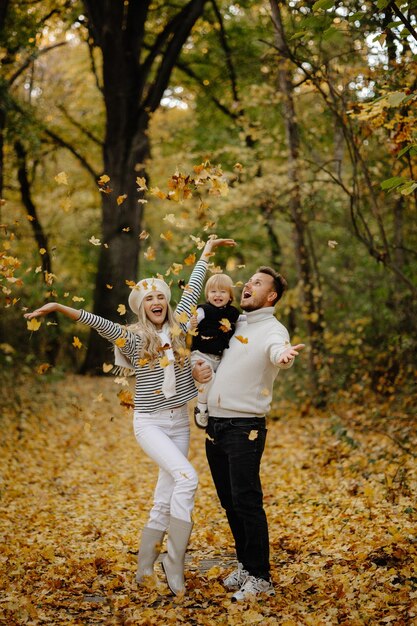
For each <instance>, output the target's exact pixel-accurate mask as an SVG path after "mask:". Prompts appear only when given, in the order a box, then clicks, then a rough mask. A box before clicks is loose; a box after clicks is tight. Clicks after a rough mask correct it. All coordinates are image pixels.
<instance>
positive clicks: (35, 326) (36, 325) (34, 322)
mask: <svg viewBox="0 0 417 626" xmlns="http://www.w3.org/2000/svg"><path fill="white" fill-rule="evenodd" d="M41 323H42V322H41V321H40V320H38V319H36V317H33V318H32V319H31V320H28V321H27V322H26V326H27V329H28V330H31V331H33V332H36V331H37V330H39V329H40V327H41Z"/></svg>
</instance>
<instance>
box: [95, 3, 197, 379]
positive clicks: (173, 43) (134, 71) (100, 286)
mask: <svg viewBox="0 0 417 626" xmlns="http://www.w3.org/2000/svg"><path fill="white" fill-rule="evenodd" d="M206 2H207V0H189V1H188V2H186V3H185V4H184V3H183V6H182V7H181V8H180V9H178V10H177V11H176V12H175V11H174V10H173V9H172V8H168V9H167V8H166V6H163V5H151V0H130V1H129V2H126V1H125V0H101V1H100V2H97V0H84V5H85V9H86V12H87V16H88V29H89V33H90V40H91V39H92V41H93V43H92V44H90V45H92V48H94V47H98V48H99V49H100V52H101V61H102V76H101V79H100V80H99V83H100V84H101V85H102V92H103V98H104V103H105V110H106V131H105V141H104V148H103V163H104V171H105V173H106V175H107V176H109V177H110V181H109V186H110V187H111V189H112V192H111V193H103V196H102V237H103V243H104V244H105V245H103V246H102V247H101V254H100V259H99V265H98V272H97V279H96V287H95V295H94V312H95V313H96V314H98V315H102V316H104V317H107V318H108V319H116V316H117V312H116V309H117V305H118V304H119V303H120V302H124V301H126V299H127V294H128V288H127V286H126V280H135V279H136V277H137V271H138V253H139V238H138V235H139V233H140V231H141V220H142V214H143V204H141V203H140V202H138V200H140V199H141V196H140V194H138V191H137V183H136V178H137V177H138V176H139V177H146V170H145V164H146V160H147V159H148V158H149V155H150V146H149V138H148V127H149V121H150V117H151V115H152V113H153V112H154V111H155V110H156V109H157V108H158V107H159V104H160V102H161V99H162V96H163V94H164V91H165V89H166V88H167V85H168V82H169V79H170V76H171V73H172V71H173V68H174V66H175V63H176V61H177V59H178V57H179V55H180V53H181V49H182V47H183V46H184V44H185V42H186V41H187V39H188V37H189V35H190V33H191V30H192V28H193V26H194V24H195V23H196V21H197V20H198V18H199V17H200V16H201V14H202V12H203V9H204V5H205V3H206ZM151 9H152V10H151ZM155 15H158V19H159V20H161V16H165V19H166V22H165V25H164V27H163V28H162V29H161V28H160V24H159V33H158V34H157V35H156V36H155V37H154V39H153V41H150V35H151V24H152V20H155ZM90 40H89V41H90ZM91 52H92V59H94V50H93V49H92V51H91ZM106 191H108V190H106ZM117 198H120V199H121V200H123V201H122V202H121V200H119V202H120V204H119V203H118V202H117V201H116V199H117ZM108 285H111V286H112V289H111V290H109V288H108V287H107V286H108ZM107 351H108V347H107V343H106V342H105V341H104V340H102V339H101V338H100V337H99V336H98V335H97V334H96V333H92V334H91V336H90V341H89V345H88V350H87V357H86V361H85V364H84V371H96V370H97V368H98V367H100V366H101V364H102V363H103V361H104V360H105V357H106V354H107Z"/></svg>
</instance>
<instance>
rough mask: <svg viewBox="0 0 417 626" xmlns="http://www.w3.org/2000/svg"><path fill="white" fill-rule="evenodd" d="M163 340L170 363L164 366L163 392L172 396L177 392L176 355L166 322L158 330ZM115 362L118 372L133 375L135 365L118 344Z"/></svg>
mask: <svg viewBox="0 0 417 626" xmlns="http://www.w3.org/2000/svg"><path fill="white" fill-rule="evenodd" d="M158 335H159V338H160V340H161V348H162V350H163V354H164V356H165V357H166V358H167V360H168V364H167V365H165V366H164V368H163V369H164V380H163V383H162V393H163V394H164V396H165V398H167V399H168V398H172V396H175V394H176V393H177V390H176V387H175V367H174V363H175V356H174V351H173V349H172V346H171V332H170V328H169V324H167V323H165V324H164V325H163V327H162V330H161V331H159V332H158ZM114 364H115V366H116V367H117V368H118V370H117V373H118V374H121V375H124V376H132V375H133V374H134V367H133V365H132V363H131V362H130V360H129V359H128V358H127V356H125V355H124V354H123V353H122V352H121V350H120V348H118V346H114Z"/></svg>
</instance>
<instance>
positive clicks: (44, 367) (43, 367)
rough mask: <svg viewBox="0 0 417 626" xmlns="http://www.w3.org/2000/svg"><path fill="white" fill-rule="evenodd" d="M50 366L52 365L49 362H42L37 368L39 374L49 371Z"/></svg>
mask: <svg viewBox="0 0 417 626" xmlns="http://www.w3.org/2000/svg"><path fill="white" fill-rule="evenodd" d="M50 367H51V365H50V364H49V363H41V364H40V365H38V367H37V368H36V371H37V373H38V374H45V372H47V371H48V370H49V368H50Z"/></svg>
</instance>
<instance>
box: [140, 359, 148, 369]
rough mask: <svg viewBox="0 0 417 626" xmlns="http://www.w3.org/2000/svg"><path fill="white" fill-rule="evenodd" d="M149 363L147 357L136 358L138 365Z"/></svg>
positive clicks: (143, 365)
mask: <svg viewBox="0 0 417 626" xmlns="http://www.w3.org/2000/svg"><path fill="white" fill-rule="evenodd" d="M148 363H149V359H146V358H145V359H139V360H138V365H139V367H145V365H147V364H148Z"/></svg>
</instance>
